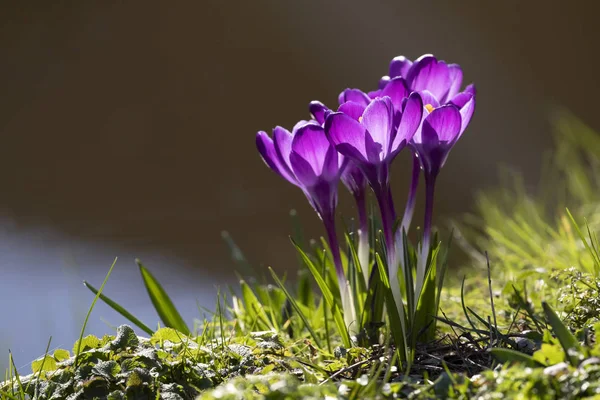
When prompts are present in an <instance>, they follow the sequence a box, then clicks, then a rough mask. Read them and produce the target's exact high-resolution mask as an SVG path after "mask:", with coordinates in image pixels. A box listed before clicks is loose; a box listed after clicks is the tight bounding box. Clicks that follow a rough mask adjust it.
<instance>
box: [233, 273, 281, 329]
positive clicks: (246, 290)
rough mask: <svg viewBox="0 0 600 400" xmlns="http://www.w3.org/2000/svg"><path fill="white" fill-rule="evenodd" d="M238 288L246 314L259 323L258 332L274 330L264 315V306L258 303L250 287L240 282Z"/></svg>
mask: <svg viewBox="0 0 600 400" xmlns="http://www.w3.org/2000/svg"><path fill="white" fill-rule="evenodd" d="M240 287H241V289H242V298H243V299H244V304H245V306H246V312H247V313H248V314H249V315H250V317H251V318H252V319H253V320H255V321H258V322H259V328H260V330H275V328H274V327H273V325H272V324H271V322H270V321H269V317H267V314H266V313H265V308H264V306H263V305H262V304H261V303H260V301H258V298H257V297H256V295H255V294H254V292H253V291H252V289H251V288H250V286H248V284H247V283H246V282H245V281H241V282H240Z"/></svg>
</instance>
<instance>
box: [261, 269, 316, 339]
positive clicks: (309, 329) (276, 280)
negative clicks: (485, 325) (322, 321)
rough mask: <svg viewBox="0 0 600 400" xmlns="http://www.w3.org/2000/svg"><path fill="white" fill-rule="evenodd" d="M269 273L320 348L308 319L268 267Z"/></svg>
mask: <svg viewBox="0 0 600 400" xmlns="http://www.w3.org/2000/svg"><path fill="white" fill-rule="evenodd" d="M269 272H271V276H272V277H273V280H274V281H275V283H276V284H277V286H279V288H280V289H281V290H282V291H283V293H285V296H286V297H287V299H288V301H289V302H290V304H291V305H292V307H293V308H294V310H295V311H296V313H297V314H298V316H299V317H300V319H301V320H302V322H304V326H306V329H307V330H308V332H309V333H310V335H311V336H312V338H313V340H314V341H315V344H316V345H317V346H318V347H321V342H320V341H319V337H318V336H317V334H316V333H315V331H314V330H313V328H312V326H311V325H310V323H309V322H308V318H306V315H304V313H303V312H302V310H300V307H298V304H297V303H296V299H294V297H293V296H292V295H291V294H290V293H289V292H288V291H287V289H286V288H285V286H284V285H283V282H281V280H280V279H279V277H278V276H277V274H276V273H275V271H273V268H271V267H269Z"/></svg>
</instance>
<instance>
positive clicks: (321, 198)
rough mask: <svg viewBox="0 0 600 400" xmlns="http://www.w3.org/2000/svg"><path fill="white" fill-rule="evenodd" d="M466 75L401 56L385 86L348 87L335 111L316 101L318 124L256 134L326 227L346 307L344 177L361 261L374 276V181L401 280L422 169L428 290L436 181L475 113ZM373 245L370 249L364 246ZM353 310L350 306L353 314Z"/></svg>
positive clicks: (391, 259) (391, 261) (267, 157)
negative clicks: (369, 207)
mask: <svg viewBox="0 0 600 400" xmlns="http://www.w3.org/2000/svg"><path fill="white" fill-rule="evenodd" d="M462 78H463V74H462V70H461V68H460V66H459V65H457V64H447V63H446V62H444V61H441V60H438V59H437V58H435V57H434V56H432V55H424V56H421V57H420V58H418V59H417V60H415V61H414V62H413V61H410V60H408V59H406V58H405V57H402V56H400V57H396V58H394V59H393V60H392V61H391V63H390V68H389V75H388V76H384V77H383V78H382V79H381V80H380V81H379V88H378V89H377V90H375V91H372V92H368V93H365V92H363V91H361V90H358V89H346V90H344V91H343V92H342V93H341V94H340V95H339V107H338V109H337V111H333V110H331V109H329V108H328V107H326V106H325V105H324V104H323V103H321V102H318V101H313V102H311V103H310V105H309V111H310V112H311V114H312V117H313V119H311V120H309V121H300V122H299V123H298V124H296V126H295V127H294V128H293V129H292V131H291V132H290V131H288V130H286V129H284V128H281V127H276V128H275V129H274V130H273V137H272V138H271V137H270V136H269V135H268V134H267V133H265V132H263V131H261V132H259V133H258V134H257V136H256V144H257V147H258V150H259V152H260V154H261V156H262V158H263V160H264V161H265V163H266V164H267V165H268V166H269V167H270V168H271V169H272V170H274V171H275V172H277V173H278V174H279V175H281V176H282V177H284V178H285V179H286V180H288V181H289V182H291V183H292V184H294V185H296V186H298V187H299V188H300V189H302V191H303V192H304V194H305V195H306V197H307V198H308V200H309V201H310V203H311V205H312V206H313V207H314V209H315V211H316V212H317V214H318V215H319V216H320V217H321V219H322V220H323V222H324V225H325V228H326V231H327V237H328V241H329V245H330V248H331V253H332V258H333V261H334V264H335V267H336V273H337V276H338V280H339V285H340V292H341V293H342V302H343V303H346V302H348V301H349V299H347V298H346V299H344V297H347V296H344V292H345V290H344V288H345V287H346V286H347V282H346V279H345V277H344V270H343V266H342V261H341V257H340V250H339V245H338V241H337V237H336V229H335V208H336V205H337V187H338V183H339V181H340V179H341V180H342V182H343V183H344V184H345V186H346V187H347V188H348V189H349V190H350V192H351V193H352V195H353V196H354V198H355V200H356V202H357V206H358V210H359V227H360V229H359V251H358V253H359V259H360V261H361V263H365V264H363V265H362V267H363V268H362V269H363V271H365V273H367V271H368V267H369V266H368V259H369V248H368V239H367V235H366V229H367V216H366V210H365V190H366V186H367V183H368V185H369V186H370V187H371V189H372V190H373V193H374V195H375V198H376V199H377V202H378V205H379V208H380V213H381V221H382V229H383V234H384V238H385V241H386V251H387V263H388V270H389V273H390V278H392V276H393V277H395V278H396V279H397V271H398V267H399V264H401V260H399V258H398V257H397V256H396V255H397V254H398V253H399V251H400V250H401V249H402V246H403V243H402V237H403V235H402V231H408V229H409V227H410V222H411V219H412V214H413V210H414V205H415V197H416V190H417V186H418V182H419V175H420V171H421V170H422V171H423V174H424V177H425V184H426V205H425V208H426V212H425V221H424V225H423V239H422V242H421V252H420V256H419V263H418V268H417V286H418V289H420V288H419V285H420V284H419V281H420V282H421V284H422V278H423V276H421V275H424V268H425V263H426V258H427V256H428V252H429V246H430V236H431V220H432V213H433V193H434V186H435V179H436V177H437V175H438V173H439V172H440V169H441V168H442V167H443V165H444V163H445V161H446V158H447V157H448V154H449V152H450V150H451V149H452V146H454V144H455V143H456V142H457V140H458V139H459V138H460V137H461V135H462V134H463V132H464V131H465V128H466V127H467V125H468V124H469V121H470V120H471V117H472V116H473V112H474V110H475V87H474V86H473V85H469V86H467V87H466V88H465V89H464V91H462V92H461V91H460V88H461V85H462ZM405 147H408V148H409V149H410V150H411V151H412V153H413V155H414V165H413V168H414V171H413V181H412V184H411V187H410V190H409V196H408V202H407V205H406V210H405V213H404V216H403V218H402V223H401V224H400V225H399V226H400V228H399V229H397V231H396V232H394V227H395V224H396V220H397V215H396V211H395V208H394V204H393V201H392V196H391V191H390V176H389V175H390V165H391V163H392V161H393V160H394V158H395V157H396V156H397V155H398V153H399V152H400V151H401V150H402V149H404V148H405ZM365 246H366V247H365ZM347 306H348V307H349V306H350V304H343V308H344V311H345V312H347V311H348V308H347Z"/></svg>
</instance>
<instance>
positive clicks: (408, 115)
mask: <svg viewBox="0 0 600 400" xmlns="http://www.w3.org/2000/svg"><path fill="white" fill-rule="evenodd" d="M422 119H423V100H421V96H420V95H419V93H417V92H413V93H411V95H410V96H409V97H408V100H407V101H406V104H405V105H404V109H403V110H402V116H401V119H400V124H399V125H398V131H397V132H396V136H395V138H394V142H393V143H392V150H391V151H392V153H393V154H397V153H398V152H399V151H401V150H402V149H403V148H404V147H405V146H406V144H407V143H408V142H410V141H411V140H412V138H413V136H414V135H415V133H416V131H417V128H419V125H421V120H422Z"/></svg>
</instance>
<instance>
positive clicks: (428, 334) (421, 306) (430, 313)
mask: <svg viewBox="0 0 600 400" xmlns="http://www.w3.org/2000/svg"><path fill="white" fill-rule="evenodd" d="M438 251H439V245H438V246H437V247H436V248H434V249H432V250H431V253H430V254H431V255H430V257H429V260H430V265H429V267H428V268H427V272H426V276H425V279H424V284H423V288H422V290H421V293H419V297H418V303H417V310H416V312H415V316H414V320H413V332H414V334H413V336H416V338H418V340H419V341H421V342H422V343H427V342H429V341H431V340H433V339H434V338H435V333H436V332H435V327H436V324H435V317H436V316H437V305H438V301H437V294H438V293H439V292H440V290H438V287H437V284H438V279H437V254H438Z"/></svg>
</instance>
